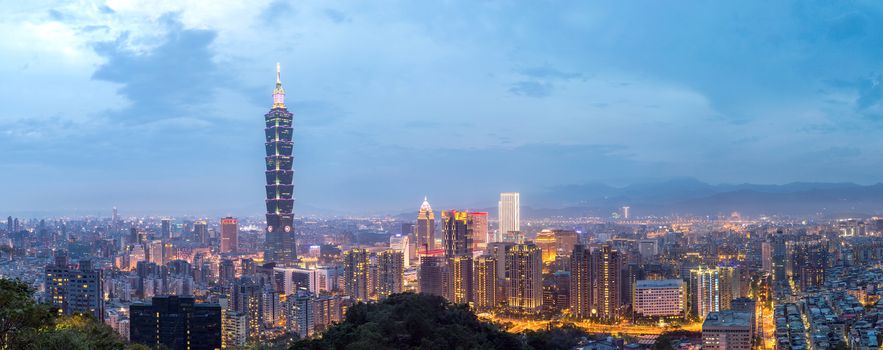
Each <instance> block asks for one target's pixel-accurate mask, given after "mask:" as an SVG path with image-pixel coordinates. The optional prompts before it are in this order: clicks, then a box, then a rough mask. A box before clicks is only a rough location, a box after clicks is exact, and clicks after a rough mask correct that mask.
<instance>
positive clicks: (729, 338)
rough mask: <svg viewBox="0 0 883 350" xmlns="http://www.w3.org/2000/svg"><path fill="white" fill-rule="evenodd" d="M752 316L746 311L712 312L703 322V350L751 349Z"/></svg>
mask: <svg viewBox="0 0 883 350" xmlns="http://www.w3.org/2000/svg"><path fill="white" fill-rule="evenodd" d="M750 322H751V317H750V315H749V314H747V313H744V312H735V311H732V310H730V311H720V312H711V313H709V314H708V317H706V318H705V321H704V322H702V349H703V350H750V349H751V338H752V334H751V325H750Z"/></svg>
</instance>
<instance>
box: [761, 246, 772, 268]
mask: <svg viewBox="0 0 883 350" xmlns="http://www.w3.org/2000/svg"><path fill="white" fill-rule="evenodd" d="M760 266H761V267H760V270H761V271H763V272H764V273H768V274H772V273H773V247H772V245H771V244H770V242H767V241H763V242H761V243H760Z"/></svg>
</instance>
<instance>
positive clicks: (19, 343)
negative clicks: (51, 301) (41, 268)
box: [0, 279, 138, 350]
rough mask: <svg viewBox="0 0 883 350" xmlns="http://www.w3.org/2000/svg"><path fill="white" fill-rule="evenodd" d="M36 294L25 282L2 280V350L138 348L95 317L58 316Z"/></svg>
mask: <svg viewBox="0 0 883 350" xmlns="http://www.w3.org/2000/svg"><path fill="white" fill-rule="evenodd" d="M33 292H34V291H33V290H32V289H31V288H29V287H28V285H27V284H25V283H23V282H21V281H16V280H8V279H0V349H17V350H18V349H21V350H27V349H47V350H52V349H60V350H80V349H83V350H89V349H98V350H123V349H127V350H128V349H138V347H131V346H129V347H127V345H126V340H125V339H123V338H122V337H120V336H119V335H118V334H117V333H116V332H115V331H114V330H113V329H112V328H110V327H109V326H107V325H105V324H104V323H101V322H98V321H96V320H95V319H93V318H92V317H91V316H83V315H74V316H62V317H57V316H56V315H55V314H54V313H52V312H50V310H49V307H48V306H46V305H42V304H38V303H36V302H35V301H34V299H33Z"/></svg>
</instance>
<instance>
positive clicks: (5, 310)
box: [0, 279, 52, 349]
mask: <svg viewBox="0 0 883 350" xmlns="http://www.w3.org/2000/svg"><path fill="white" fill-rule="evenodd" d="M32 293H33V291H32V290H31V289H30V288H29V287H28V285H27V284H25V283H23V282H20V281H13V280H7V279H0V348H2V349H27V348H30V347H32V345H33V341H34V339H35V338H37V332H38V331H39V330H40V328H42V327H45V326H47V325H49V324H51V322H52V313H50V312H49V308H47V307H46V306H44V305H38V304H36V303H35V302H34V300H33V298H31V295H32Z"/></svg>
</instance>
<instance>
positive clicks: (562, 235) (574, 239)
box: [552, 230, 579, 256]
mask: <svg viewBox="0 0 883 350" xmlns="http://www.w3.org/2000/svg"><path fill="white" fill-rule="evenodd" d="M552 232H553V233H555V246H556V247H557V249H558V253H557V255H564V256H570V253H572V252H573V248H574V247H576V245H577V244H579V235H578V234H577V233H576V231H574V230H552Z"/></svg>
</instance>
